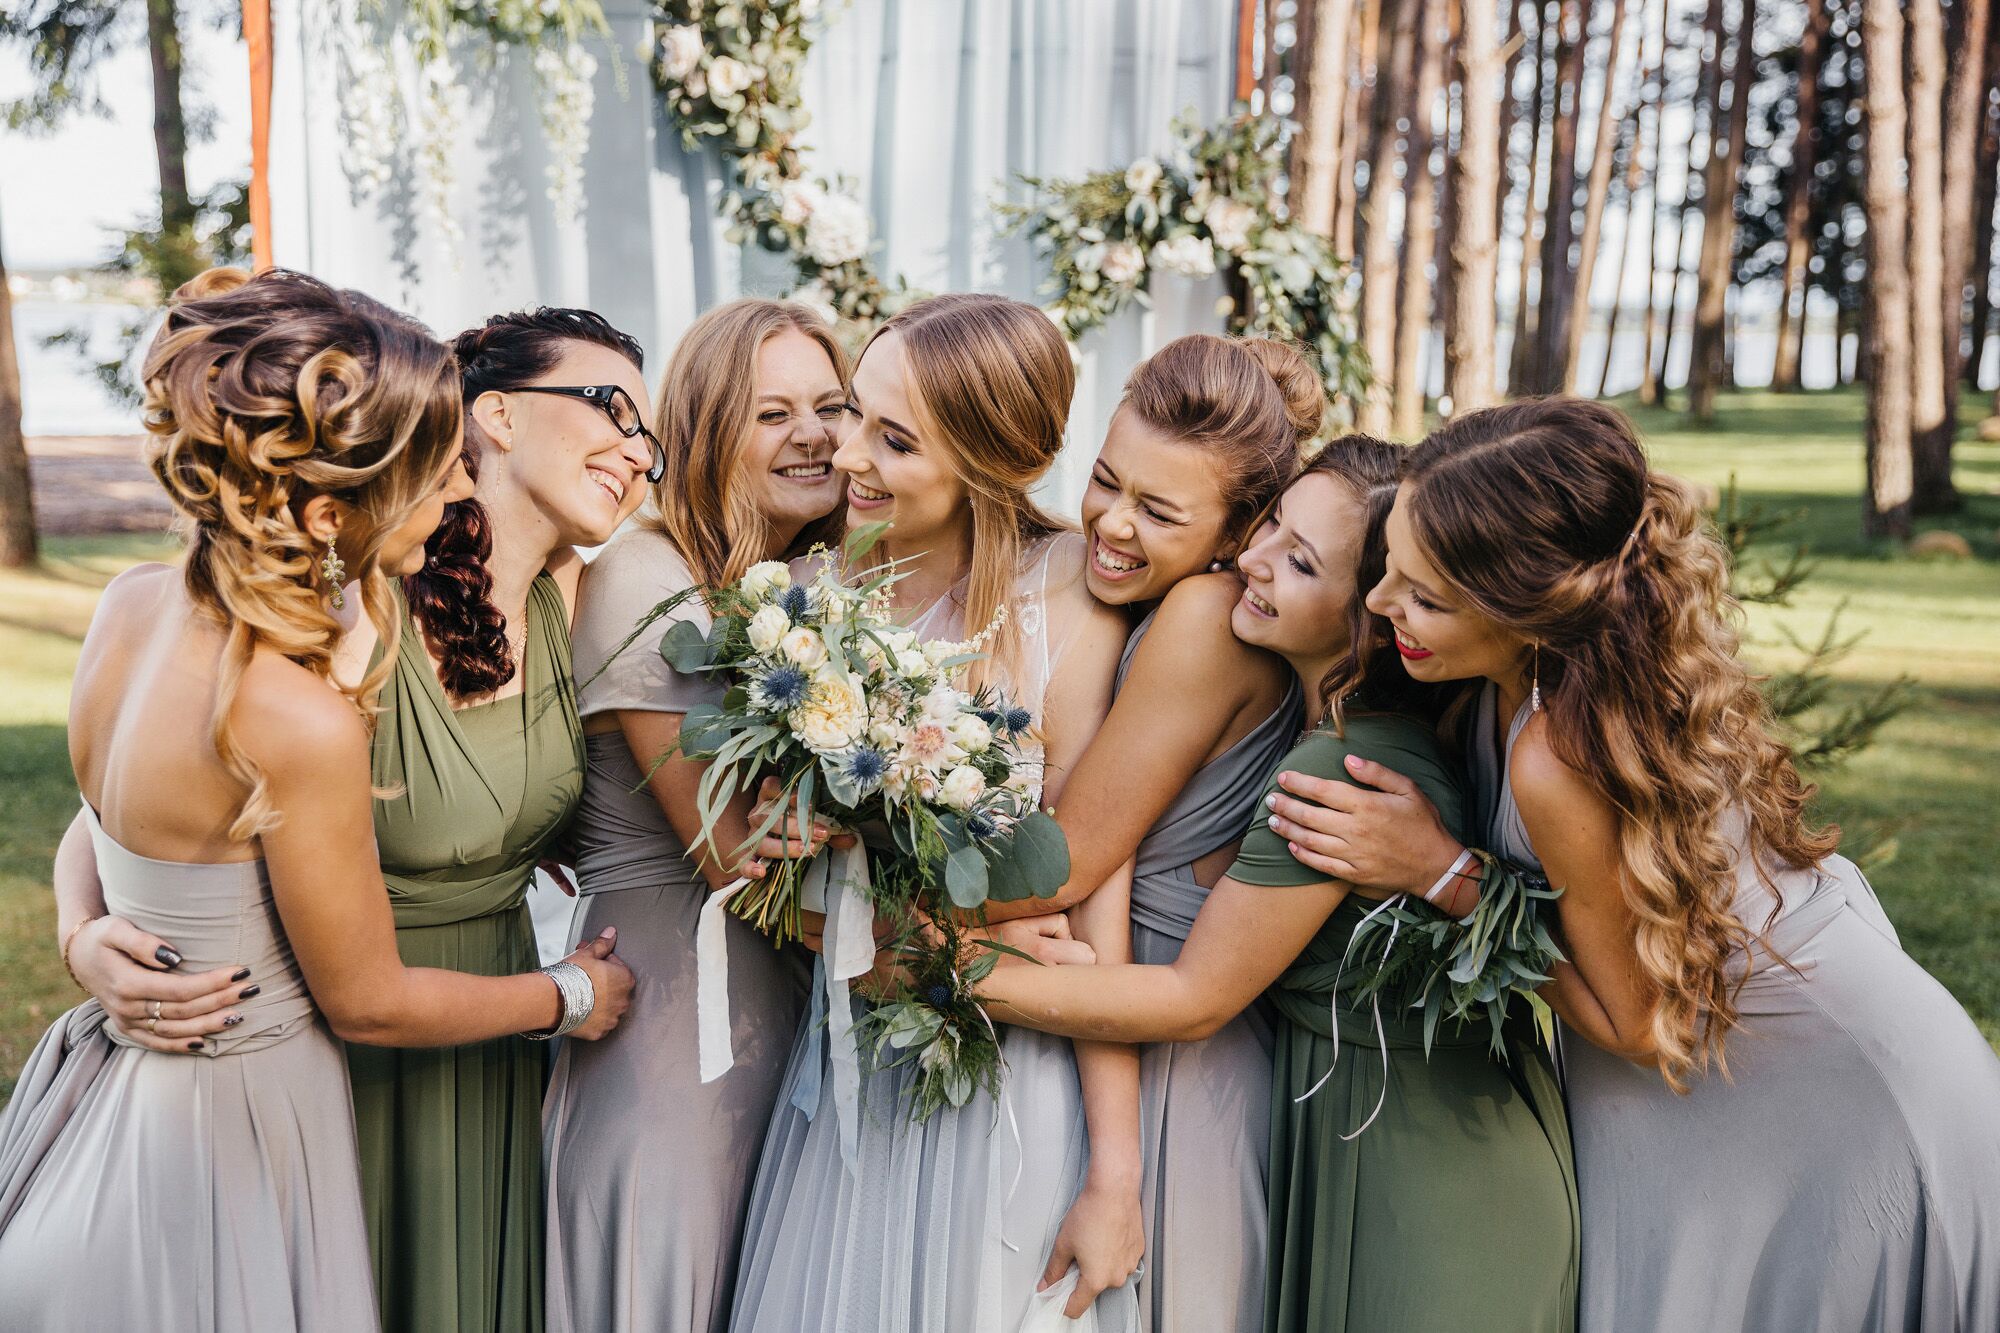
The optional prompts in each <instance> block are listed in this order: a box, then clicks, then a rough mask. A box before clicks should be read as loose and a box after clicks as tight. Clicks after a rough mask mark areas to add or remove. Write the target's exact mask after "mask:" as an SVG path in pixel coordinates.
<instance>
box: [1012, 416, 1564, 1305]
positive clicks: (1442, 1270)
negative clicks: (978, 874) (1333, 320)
mask: <svg viewBox="0 0 2000 1333" xmlns="http://www.w3.org/2000/svg"><path fill="white" fill-rule="evenodd" d="M1400 453H1401V451H1400V450H1398V449H1396V448H1395V447H1394V446H1391V445H1387V444H1383V443H1381V442H1379V441H1374V440H1368V439H1363V438H1359V437H1355V438H1349V439H1346V440H1340V441H1336V442H1335V443H1333V444H1332V445H1329V446H1328V447H1327V449H1326V450H1325V451H1324V452H1322V453H1321V454H1320V455H1319V456H1318V457H1317V458H1316V459H1315V460H1314V461H1313V463H1312V464H1310V465H1309V466H1308V467H1307V469H1306V470H1305V472H1304V473H1302V474H1301V476H1300V477H1299V479H1298V480H1296V481H1295V482H1294V483H1293V484H1292V486H1291V487H1290V488H1289V489H1288V490H1287V491H1286V492H1285V494H1284V495H1283V496H1282V497H1281V498H1280V500H1279V502H1278V504H1277V505H1276V506H1274V508H1273V509H1272V511H1271V513H1270V514H1269V516H1268V517H1267V518H1266V519H1265V520H1264V521H1263V523H1262V524H1261V525H1260V526H1259V527H1258V529H1257V530H1256V532H1255V534H1254V535H1253V537H1252V539H1251V543H1250V545H1249V546H1248V547H1247V548H1246V549H1245V551H1244V552H1243V554H1242V555H1241V556H1240V557H1239V559H1238V562H1237V563H1238V566H1239V567H1240V568H1241V570H1242V572H1243V575H1244V579H1245V582H1246V584H1247V588H1246V591H1245V593H1244V596H1243V599H1242V600H1241V601H1240V602H1239V603H1238V604H1237V607H1236V610H1235V612H1234V613H1233V615H1232V625H1233V627H1234V628H1235V630H1236V632H1237V634H1238V635H1239V636H1240V637H1242V638H1243V639H1244V640H1246V641H1247V642H1251V643H1255V644H1257V645H1259V646H1260V647H1264V648H1267V649H1270V650H1271V651H1273V652H1276V653H1278V654H1279V655H1281V656H1283V657H1284V658H1285V659H1286V660H1287V661H1289V662H1290V663H1291V664H1292V666H1293V668H1294V669H1295V670H1296V671H1297V672H1298V674H1299V677H1300V680H1301V682H1302V683H1303V684H1305V685H1307V687H1308V689H1307V693H1308V696H1309V699H1308V714H1307V716H1308V721H1309V722H1310V723H1311V724H1313V730H1311V731H1310V732H1309V733H1308V734H1307V735H1306V736H1305V737H1304V738H1303V739H1302V740H1301V741H1300V742H1299V743H1298V745H1297V746H1296V747H1295V748H1294V749H1293V750H1292V752H1291V754H1290V755H1288V756H1287V757H1286V759H1285V760H1284V762H1283V763H1282V764H1281V765H1280V766H1279V767H1280V768H1285V769H1293V770H1307V771H1311V772H1314V773H1317V774H1321V775H1324V776H1327V777H1335V778H1337V777H1340V776H1342V774H1343V772H1344V765H1343V761H1344V760H1345V758H1346V756H1348V755H1360V756H1362V757H1364V758H1369V759H1375V760H1377V761H1379V762H1384V763H1388V764H1389V765H1390V766H1392V767H1395V768H1397V769H1398V771H1400V772H1403V773H1405V774H1408V775H1409V776H1410V777H1411V778H1412V779H1413V780H1414V781H1416V782H1417V783H1418V784H1419V785H1420V786H1422V787H1423V789H1424V790H1425V792H1426V793H1427V794H1428V795H1429V796H1430V797H1431V799H1432V801H1433V802H1434V803H1435V804H1436V805H1437V807H1438V809H1439V811H1440V812H1441V813H1442V814H1443V817H1444V818H1445V819H1446V820H1447V822H1451V821H1454V820H1457V819H1459V818H1460V817H1461V814H1462V807H1463V799H1462V795H1461V788H1460V784H1459V780H1458V778H1457V776H1456V775H1455V774H1454V773H1453V771H1452V769H1451V767H1450V766H1449V765H1448V764H1447V763H1446V762H1445V760H1444V758H1443V752H1442V749H1441V747H1440V745H1439V742H1438V740H1437V736H1436V733H1435V729H1434V727H1433V725H1432V722H1431V720H1430V716H1429V714H1430V713H1431V711H1432V709H1431V705H1432V704H1433V703H1434V702H1435V701H1434V699H1432V698H1430V697H1428V696H1427V694H1426V692H1425V691H1423V690H1422V689H1421V687H1415V686H1413V685H1412V684H1411V683H1410V682H1409V678H1408V677H1407V676H1406V675H1405V674H1404V673H1403V672H1402V671H1401V670H1400V669H1399V668H1398V667H1397V666H1396V665H1395V663H1394V648H1393V646H1392V644H1391V643H1390V641H1389V638H1388V635H1387V632H1386V631H1385V630H1384V628H1383V627H1382V626H1381V624H1380V623H1379V622H1376V621H1375V620H1374V619H1373V618H1372V617H1370V616H1369V615H1368V614H1367V612H1366V611H1365V609H1364V608H1363V607H1362V606H1361V602H1360V596H1359V593H1358V591H1357V590H1358V588H1365V587H1368V586H1372V584H1373V582H1374V581H1375V580H1376V579H1377V578H1379V577H1380V574H1381V570H1382V561H1383V541H1382V524H1383V521H1384V519H1385V518H1386V516H1387V513H1388V510H1389V506H1390V503H1391V501H1392V500H1393V498H1394V494H1395V477H1396V470H1397V466H1398V462H1399V459H1400ZM1113 891H1115V886H1107V887H1106V888H1105V889H1103V890H1100V892H1113ZM1469 891H1470V890H1469V888H1468V886H1466V885H1465V884H1464V883H1463V882H1462V881H1453V882H1452V883H1450V884H1448V885H1447V886H1446V887H1445V888H1444V889H1443V891H1442V894H1443V896H1444V897H1446V898H1449V897H1453V896H1457V895H1459V894H1460V893H1463V892H1469ZM1369 905H1370V904H1368V903H1367V902H1365V901H1362V900H1360V899H1359V898H1357V897H1356V896H1354V895H1353V894H1352V893H1351V891H1350V887H1349V886H1348V885H1346V884H1343V883H1341V882H1339V881H1337V880H1329V879H1328V878H1327V877H1326V875H1324V874H1323V873H1320V872H1317V871H1314V870H1311V869H1308V868H1306V867H1305V866H1302V865H1301V864H1299V863H1298V862H1297V861H1295V860H1293V859H1292V857H1291V855H1290V854H1289V852H1288V850H1287V848H1286V845H1285V843H1284V841H1283V840H1282V839H1281V838H1278V837H1277V836H1276V835H1275V834H1273V833H1272V832H1271V831H1270V829H1269V828H1268V827H1266V825H1265V823H1264V822H1263V821H1262V820H1259V821H1258V822H1257V823H1256V824H1254V825H1253V826H1252V827H1251V829H1250V831H1249V833H1248V834H1247V835H1246V837H1245V838H1244V841H1243V845H1242V848H1241V850H1240V851H1239V853H1238V856H1237V859H1236V862H1235V864H1234V865H1232V866H1231V867H1230V869H1229V872H1228V874H1227V875H1226V876H1225V877H1224V878H1223V879H1222V880H1221V882H1220V883H1218V884H1217V885H1216V887H1215V888H1214V889H1213V890H1212V891H1211V892H1210V894H1209V896H1208V898H1207V900H1206V901H1205V903H1204V904H1203V906H1202V908H1201V912H1200V914H1199V916H1197V918H1196V919H1195V923H1194V926H1193V929H1192V931H1191V932H1190V934H1189V935H1188V939H1187V942H1186V944H1185V945H1184V946H1183V947H1182V950H1181V953H1180V955H1179V957H1178V959H1177V960H1176V961H1175V962H1173V963H1171V964H1169V965H1166V966H1151V967H1148V966H1099V967H1021V966H1014V965H1011V964H1008V965H1003V966H1002V967H1000V968H998V969H996V970H995V972H994V973H993V975H992V976H991V977H990V978H989V979H988V981H987V983H986V984H985V986H984V987H983V991H984V994H985V996H986V998H987V1000H988V1007H989V1009H990V1010H991V1011H992V1013H993V1015H994V1017H995V1018H1000V1019H1005V1020H1006V1021H1009V1022H1013V1023H1017V1024H1021V1025H1025V1026H1029V1027H1034V1028H1039V1029H1041V1030H1043V1031H1047V1032H1056V1033H1061V1034H1064V1035H1068V1036H1071V1037H1077V1038H1095V1039H1100V1040H1108V1041H1141V1042H1143V1041H1200V1040H1203V1039H1205V1038H1206V1037H1208V1036H1209V1035H1210V1034H1212V1033H1214V1032H1215V1031H1217V1030H1218V1029H1220V1028H1221V1027H1222V1026H1223V1025H1224V1024H1225V1023H1227V1022H1229V1021H1230V1020H1231V1019H1233V1018H1234V1017H1235V1016H1236V1015H1237V1014H1239V1013H1241V1012H1242V1011H1243V1010H1244V1008H1246V1007H1247V1006H1248V1005H1249V1004H1250V1003H1251V1002H1252V1001H1253V1000H1255V999H1256V998H1257V996H1258V995H1259V994H1267V995H1268V996H1269V998H1270V999H1271V1001H1272V1002H1273V1006H1274V1008H1275V1009H1276V1011H1277V1013H1278V1015H1279V1016H1280V1018H1281V1020H1282V1021H1281V1022H1280V1024H1279V1031H1278V1037H1277V1048H1276V1052H1275V1065H1274V1086H1273V1093H1274V1096H1273V1099H1272V1121H1271V1163H1270V1217H1269V1221H1270V1240H1269V1246H1270V1248H1269V1261H1268V1269H1267V1273H1266V1281H1265V1302H1264V1311H1265V1312H1264V1327H1265V1329H1266V1330H1267V1333H1279V1331H1281V1330H1282V1331H1284V1333H1292V1331H1294V1330H1296V1331H1297V1333H1306V1331H1307V1330H1310V1331H1311V1333H1341V1331H1342V1330H1350V1331H1352V1333H1363V1331H1364V1330H1374V1329H1404V1328H1408V1329H1433V1328H1438V1329H1442V1328H1494V1329H1510V1330H1511V1329H1523V1330H1530V1329H1531V1330H1537V1331H1538V1333H1539V1331H1541V1330H1567V1329H1571V1328H1573V1327H1574V1324H1575V1304H1576V1281H1577V1248H1578V1231H1577V1205H1576V1187H1575V1182H1574V1179H1573V1176H1572V1173H1571V1166H1570V1146H1569V1133H1568V1125H1567V1122H1566V1120H1565V1119H1564V1115H1563V1107H1562V1101H1561V1097H1560V1094H1559V1093H1558V1091H1557V1088H1556V1084H1555V1079H1554V1074H1553V1070H1552V1069H1551V1067H1550V1064H1549V1061H1548V1057H1547V1054H1546V1052H1545V1051H1544V1050H1543V1049H1541V1048H1540V1047H1539V1046H1538V1045H1536V1043H1535V1041H1534V1035H1533V1031H1532V1023H1531V1022H1530V1021H1529V1019H1528V1016H1527V1015H1525V1014H1523V1015H1518V1016H1516V1017H1514V1018H1510V1020H1509V1031H1507V1032H1506V1033H1505V1034H1504V1035H1505V1037H1506V1045H1507V1051H1508V1059H1507V1061H1506V1062H1505V1063H1504V1064H1503V1063H1500V1062H1496V1061H1494V1060H1493V1059H1491V1058H1490V1057H1489V1055H1488V1053H1487V1052H1488V1045H1489V1040H1490V1037H1491V1033H1490V1030H1489V1029H1488V1028H1486V1027H1485V1026H1483V1025H1480V1024H1467V1025H1466V1026H1465V1027H1464V1028H1463V1029H1460V1030H1457V1031H1452V1030H1450V1029H1442V1030H1440V1032H1439V1033H1438V1036H1437V1040H1436V1043H1435V1045H1434V1048H1433V1050H1432V1051H1431V1053H1430V1055H1429V1057H1428V1058H1426V1056H1425V1054H1424V1050H1423V1041H1422V1036H1421V1032H1420V1031H1419V1030H1413V1025H1411V1024H1408V1023H1405V1022H1402V1021H1398V1020H1397V1019H1394V1018H1392V1017H1390V1016H1388V1015H1385V1016H1384V1017H1383V1021H1382V1027H1381V1029H1380V1035H1379V1036H1378V1029H1377V1027H1376V1025H1375V1019H1374V1017H1373V1016H1372V1015H1371V1014H1369V1013H1368V1012H1366V1011H1362V1010H1355V1009H1352V1008H1350V1007H1348V1006H1347V1005H1345V1004H1341V1005H1338V1006H1336V1005H1335V1003H1334V1001H1333V987H1334V983H1335V977H1336V973H1337V972H1338V971H1339V969H1340V966H1341V961H1342V958H1343V955H1344V954H1345V953H1346V949H1347V942H1348V939H1349V937H1350V936H1351V935H1352V933H1353V930H1354V927H1355V925H1356V923H1357V922H1358V921H1359V920H1360V919H1361V917H1362V915H1363V914H1364V912H1365V910H1366V909H1367V907H1368V906H1369ZM1349 965H1350V966H1353V965H1354V964H1352V963H1351V962H1350V964H1349ZM1336 1025H1337V1030H1338V1032H1339V1034H1340V1045H1341V1046H1342V1047H1346V1048H1350V1049H1347V1050H1344V1051H1343V1052H1342V1053H1341V1058H1340V1059H1339V1060H1338V1061H1336V1060H1335V1059H1334V1041H1333V1034H1334V1032H1335V1031H1336ZM1329 1070H1330V1072H1329ZM1385 1080H1386V1081H1385ZM1357 1131H1358V1132H1357ZM1446 1236H1450V1237H1452V1238H1453V1240H1452V1242H1451V1245H1452V1252H1451V1259H1450V1262H1449V1263H1447V1264H1442V1265H1433V1264H1431V1263H1429V1262H1427V1261H1423V1260H1421V1259H1420V1258H1418V1257H1416V1256H1413V1254H1412V1251H1411V1247H1412V1245H1413V1244H1414V1245H1417V1246H1427V1245H1429V1244H1432V1243H1435V1239H1436V1238H1440V1237H1446Z"/></svg>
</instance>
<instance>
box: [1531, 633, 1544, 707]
mask: <svg viewBox="0 0 2000 1333" xmlns="http://www.w3.org/2000/svg"><path fill="white" fill-rule="evenodd" d="M1528 711H1529V712H1530V713H1539V712H1541V711H1542V645H1541V642H1540V640H1537V641H1536V643H1535V681H1534V685H1533V687H1532V688H1531V689H1530V690H1529V691H1528Z"/></svg>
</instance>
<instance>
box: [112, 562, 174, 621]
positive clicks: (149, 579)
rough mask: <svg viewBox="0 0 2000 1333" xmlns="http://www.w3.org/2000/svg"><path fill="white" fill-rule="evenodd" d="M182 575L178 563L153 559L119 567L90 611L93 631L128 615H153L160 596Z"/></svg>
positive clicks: (167, 593)
mask: <svg viewBox="0 0 2000 1333" xmlns="http://www.w3.org/2000/svg"><path fill="white" fill-rule="evenodd" d="M180 576H181V571H180V568H179V567H178V566H175V565H165V564H161V563H159V562H158V561H153V560H149V561H147V562H146V563H144V564H140V565H133V566H132V567H131V568H130V569H123V570H120V571H119V572H118V574H117V575H116V576H115V577H114V578H113V579H112V580H111V582H109V583H107V584H105V585H104V591H103V592H102V593H100V594H98V598H97V609H96V610H95V611H94V612H92V613H91V619H90V627H91V631H92V632H93V633H95V632H96V631H97V629H98V627H99V626H105V627H107V628H108V627H111V626H114V625H116V624H118V623H120V622H122V621H124V620H125V619H126V618H127V617H132V616H141V615H143V616H147V617H149V618H150V616H151V614H152V613H153V612H154V611H156V610H157V609H158V607H159V605H160V599H161V598H163V597H166V596H168V595H169V594H171V593H172V592H173V591H174V589H175V588H176V587H178V586H179V584H180Z"/></svg>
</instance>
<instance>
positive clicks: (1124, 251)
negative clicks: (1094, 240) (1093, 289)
mask: <svg viewBox="0 0 2000 1333" xmlns="http://www.w3.org/2000/svg"><path fill="white" fill-rule="evenodd" d="M1102 271H1103V273H1104V280H1105V281H1106V282H1111V283H1116V284H1118V285H1119V286H1121V287H1122V286H1124V285H1125V284H1126V283H1128V282H1132V281H1135V280H1136V279H1137V278H1138V276H1139V275H1140V274H1141V273H1143V272H1145V271H1146V256H1145V255H1144V254H1143V253H1142V252H1141V251H1140V249H1139V247H1138V246H1136V245H1134V244H1132V242H1130V241H1118V242H1115V243H1113V244H1111V245H1107V246H1105V247H1104V263H1103V265H1102Z"/></svg>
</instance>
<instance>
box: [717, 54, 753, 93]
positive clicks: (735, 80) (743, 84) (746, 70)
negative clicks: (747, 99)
mask: <svg viewBox="0 0 2000 1333" xmlns="http://www.w3.org/2000/svg"><path fill="white" fill-rule="evenodd" d="M708 86H709V88H710V89H712V90H713V91H714V92H715V93H716V95H718V96H721V97H727V96H729V95H730V94H731V93H740V92H742V91H743V90H744V89H745V88H748V87H749V86H750V67H749V66H748V65H746V64H744V63H743V62H742V61H740V60H738V59H736V58H735V57H734V56H717V57H716V58H715V59H713V60H711V61H709V62H708Z"/></svg>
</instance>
